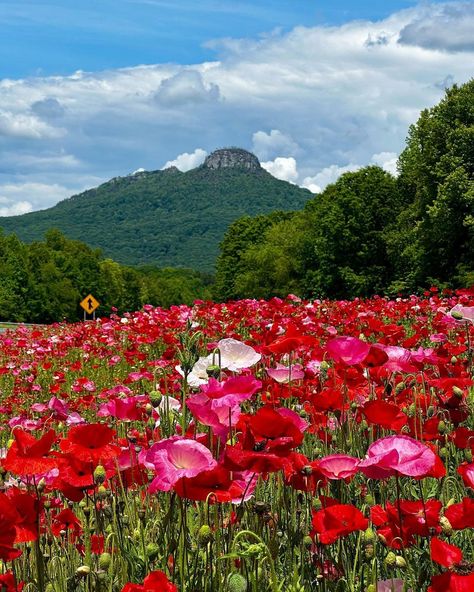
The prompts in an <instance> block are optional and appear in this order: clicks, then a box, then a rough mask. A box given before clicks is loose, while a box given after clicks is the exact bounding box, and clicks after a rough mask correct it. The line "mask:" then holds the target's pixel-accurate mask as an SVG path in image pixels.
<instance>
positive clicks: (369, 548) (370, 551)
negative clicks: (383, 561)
mask: <svg viewBox="0 0 474 592" xmlns="http://www.w3.org/2000/svg"><path fill="white" fill-rule="evenodd" d="M374 554H375V548H374V546H373V545H366V546H365V548H364V555H365V558H366V559H372V557H373V556H374Z"/></svg>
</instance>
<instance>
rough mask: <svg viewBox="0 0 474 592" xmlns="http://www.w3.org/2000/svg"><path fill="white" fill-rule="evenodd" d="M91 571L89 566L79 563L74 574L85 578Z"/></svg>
mask: <svg viewBox="0 0 474 592" xmlns="http://www.w3.org/2000/svg"><path fill="white" fill-rule="evenodd" d="M90 573H91V568H90V567H89V566H88V565H80V566H79V567H78V568H77V569H76V576H77V577H79V578H86V577H87V576H88V575H89V574H90Z"/></svg>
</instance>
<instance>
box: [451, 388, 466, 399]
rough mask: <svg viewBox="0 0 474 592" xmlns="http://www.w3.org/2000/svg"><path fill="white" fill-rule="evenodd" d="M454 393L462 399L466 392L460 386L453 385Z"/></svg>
mask: <svg viewBox="0 0 474 592" xmlns="http://www.w3.org/2000/svg"><path fill="white" fill-rule="evenodd" d="M453 394H454V395H456V397H459V399H462V396H463V394H464V393H463V390H462V389H460V388H459V387H458V386H453Z"/></svg>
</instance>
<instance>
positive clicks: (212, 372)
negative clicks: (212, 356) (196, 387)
mask: <svg viewBox="0 0 474 592" xmlns="http://www.w3.org/2000/svg"><path fill="white" fill-rule="evenodd" d="M206 374H207V375H208V376H209V377H210V378H216V379H218V378H219V377H220V375H221V369H220V367H219V366H217V365H216V364H212V365H211V366H208V367H207V368H206Z"/></svg>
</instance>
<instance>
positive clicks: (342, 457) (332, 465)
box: [318, 454, 360, 479]
mask: <svg viewBox="0 0 474 592" xmlns="http://www.w3.org/2000/svg"><path fill="white" fill-rule="evenodd" d="M359 462H360V461H359V459H358V458H354V457H353V456H349V455H347V454H330V455H329V456H325V457H324V458H322V459H321V460H319V461H318V467H319V470H320V471H321V473H322V474H323V475H324V476H325V477H327V478H328V479H347V478H348V477H352V476H353V475H355V474H356V473H357V469H358V466H359Z"/></svg>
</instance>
